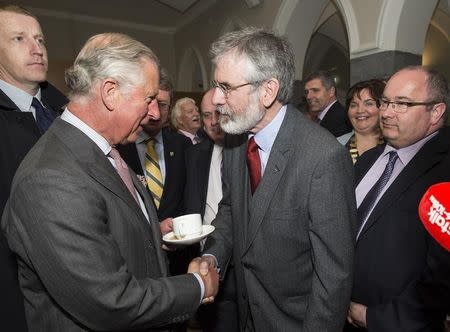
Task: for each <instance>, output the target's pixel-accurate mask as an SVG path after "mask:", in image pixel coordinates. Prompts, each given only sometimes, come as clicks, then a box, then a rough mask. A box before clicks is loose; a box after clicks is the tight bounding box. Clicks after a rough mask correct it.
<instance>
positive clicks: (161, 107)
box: [158, 101, 170, 112]
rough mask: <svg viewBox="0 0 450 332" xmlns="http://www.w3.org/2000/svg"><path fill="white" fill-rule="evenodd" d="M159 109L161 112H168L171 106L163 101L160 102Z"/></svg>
mask: <svg viewBox="0 0 450 332" xmlns="http://www.w3.org/2000/svg"><path fill="white" fill-rule="evenodd" d="M158 108H159V110H160V111H164V112H165V111H168V110H169V109H170V104H167V103H165V102H162V101H158Z"/></svg>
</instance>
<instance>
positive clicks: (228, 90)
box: [212, 81, 263, 98]
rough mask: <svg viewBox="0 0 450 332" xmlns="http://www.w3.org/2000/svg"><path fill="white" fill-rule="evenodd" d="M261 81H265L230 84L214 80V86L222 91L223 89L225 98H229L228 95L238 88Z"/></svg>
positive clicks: (258, 82) (257, 82)
mask: <svg viewBox="0 0 450 332" xmlns="http://www.w3.org/2000/svg"><path fill="white" fill-rule="evenodd" d="M261 82H263V81H255V82H248V83H243V84H239V85H235V86H232V85H229V84H228V83H219V82H216V81H212V86H213V87H214V88H217V89H219V90H220V91H222V93H223V94H224V96H225V98H228V95H229V94H230V93H231V91H234V90H237V89H239V88H242V87H244V86H247V85H258V84H260V83H261Z"/></svg>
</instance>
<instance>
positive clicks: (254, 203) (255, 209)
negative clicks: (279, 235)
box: [242, 108, 295, 253]
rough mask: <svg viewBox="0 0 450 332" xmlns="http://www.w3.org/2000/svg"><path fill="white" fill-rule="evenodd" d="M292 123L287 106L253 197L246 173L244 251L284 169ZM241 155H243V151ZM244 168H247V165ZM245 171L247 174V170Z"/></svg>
mask: <svg viewBox="0 0 450 332" xmlns="http://www.w3.org/2000/svg"><path fill="white" fill-rule="evenodd" d="M294 123H295V121H294V119H293V117H292V112H291V111H289V108H288V110H287V112H286V115H285V117H284V120H283V123H282V124H281V127H280V130H279V131H278V135H277V137H276V138H275V141H274V143H273V146H272V149H271V152H270V156H269V160H268V162H267V165H266V168H265V170H264V175H263V177H262V179H261V182H260V183H259V185H258V188H257V189H256V191H255V193H254V195H253V197H251V193H250V192H249V189H248V188H249V187H250V185H249V184H248V182H249V180H248V179H249V177H248V175H247V180H246V182H247V187H248V188H247V193H248V196H249V197H251V199H250V204H249V208H250V210H249V212H250V220H249V224H248V234H247V241H246V243H247V245H246V247H245V248H244V253H245V252H246V251H247V250H248V248H249V247H250V246H251V244H252V242H253V240H254V239H255V236H256V234H257V232H258V229H259V227H260V226H261V223H262V222H263V220H264V216H265V215H266V212H267V209H268V207H269V205H270V203H271V201H272V199H273V197H274V193H275V192H276V188H277V187H278V184H279V182H280V180H281V178H282V176H283V174H284V171H285V169H286V165H287V161H288V159H289V154H290V144H291V143H290V137H292V134H291V133H292V130H293V129H294ZM242 155H244V156H245V155H246V154H245V152H244V153H243V154H242ZM245 168H246V169H247V167H245ZM246 173H247V174H248V171H247V172H246Z"/></svg>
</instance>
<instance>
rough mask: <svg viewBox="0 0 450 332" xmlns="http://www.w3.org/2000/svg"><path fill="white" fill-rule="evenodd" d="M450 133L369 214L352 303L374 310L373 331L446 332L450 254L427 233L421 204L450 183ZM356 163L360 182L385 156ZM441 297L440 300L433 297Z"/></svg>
mask: <svg viewBox="0 0 450 332" xmlns="http://www.w3.org/2000/svg"><path fill="white" fill-rule="evenodd" d="M449 142H450V139H449V136H448V132H446V131H444V130H442V131H441V132H440V133H439V134H438V135H437V136H436V137H433V138H432V139H430V141H428V142H427V143H426V144H425V145H424V146H423V147H422V148H421V149H420V150H419V152H418V153H417V154H416V155H415V156H414V158H413V159H412V160H411V161H410V162H409V163H408V164H407V165H406V167H405V168H404V169H403V170H402V172H401V173H400V174H399V175H398V176H397V178H396V179H395V181H394V182H393V183H392V185H391V186H390V187H389V188H388V189H387V190H386V192H385V193H384V194H383V196H382V197H381V198H380V200H379V202H378V204H377V205H376V206H375V208H374V210H373V212H372V213H371V215H370V216H369V218H368V220H367V222H366V225H365V226H364V228H363V230H362V232H361V235H360V237H359V239H358V240H357V244H356V252H355V276H354V287H353V292H352V300H353V301H354V302H357V303H361V304H363V305H366V306H367V307H368V310H367V324H368V329H369V331H383V332H384V331H385V332H389V331H443V320H444V318H445V314H446V312H447V310H448V305H447V303H448V301H449V300H448V299H449V297H450V295H449V290H450V272H449V271H450V254H449V253H448V252H447V251H446V250H445V249H443V248H441V247H440V246H439V245H437V243H436V242H435V241H434V239H433V238H432V237H431V236H430V235H429V234H428V233H427V231H426V230H425V228H424V227H423V225H422V223H421V221H420V219H419V216H418V205H419V202H420V199H421V197H422V196H423V194H424V193H425V191H426V190H427V189H428V188H429V187H430V186H431V185H432V184H434V183H437V182H442V181H450V171H449V170H450V158H449ZM383 149H384V146H378V147H376V148H374V149H372V150H370V151H368V152H366V153H364V155H362V156H361V157H360V158H359V159H358V162H357V163H356V165H355V168H356V180H357V183H358V182H359V181H360V180H361V179H362V178H363V177H364V175H365V174H366V173H367V171H368V170H369V169H370V168H371V166H372V165H373V163H374V162H375V161H376V160H377V158H378V157H379V155H380V154H381V153H382V151H383ZM432 294H440V296H441V297H440V298H439V299H438V298H435V299H434V300H433V299H432V298H430V296H431V295H432Z"/></svg>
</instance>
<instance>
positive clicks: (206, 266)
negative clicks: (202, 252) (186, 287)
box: [188, 256, 219, 303]
mask: <svg viewBox="0 0 450 332" xmlns="http://www.w3.org/2000/svg"><path fill="white" fill-rule="evenodd" d="M188 273H198V274H199V275H200V277H201V278H202V281H203V284H204V285H205V294H204V296H203V300H202V303H211V302H214V297H215V296H216V295H217V292H218V291H219V273H218V272H217V269H216V263H215V260H214V258H213V257H211V256H204V257H202V258H200V257H197V258H194V259H193V260H192V262H191V263H190V264H189V268H188Z"/></svg>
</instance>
